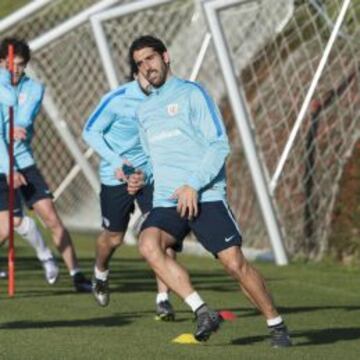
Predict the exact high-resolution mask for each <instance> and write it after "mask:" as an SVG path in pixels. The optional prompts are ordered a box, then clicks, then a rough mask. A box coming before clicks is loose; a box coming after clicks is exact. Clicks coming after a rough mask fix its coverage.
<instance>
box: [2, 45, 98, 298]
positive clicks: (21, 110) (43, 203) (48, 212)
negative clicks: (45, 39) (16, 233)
mask: <svg viewBox="0 0 360 360" xmlns="http://www.w3.org/2000/svg"><path fill="white" fill-rule="evenodd" d="M10 44H12V45H13V47H14V86H12V85H11V83H10V73H9V72H8V71H7V70H6V68H7V66H8V58H7V57H8V47H9V45H10ZM30 56H31V53H30V48H29V46H28V44H27V43H26V42H24V41H22V40H19V39H16V38H7V39H4V40H3V41H2V42H1V44H0V67H1V68H2V70H1V90H2V91H1V95H0V153H1V160H0V225H1V226H0V228H1V232H0V241H1V242H3V241H5V240H6V239H7V238H8V236H9V226H8V224H9V222H8V219H9V211H8V191H9V189H8V175H9V154H8V143H9V106H12V107H13V108H14V126H15V131H14V135H15V140H16V141H15V143H14V159H15V169H14V186H15V188H16V189H17V190H16V194H15V209H14V224H15V226H16V227H18V228H19V226H20V232H21V233H22V234H25V233H28V232H32V233H33V236H34V237H36V238H37V240H39V238H40V237H39V232H38V230H37V229H36V228H34V224H33V223H31V222H30V223H29V221H28V220H27V219H29V218H24V216H23V212H22V204H21V198H22V199H23V200H24V202H25V204H26V205H27V207H28V208H30V209H33V210H34V211H35V213H36V214H37V215H38V216H39V218H40V219H41V220H42V221H43V222H44V224H45V225H46V226H47V227H48V228H49V230H50V231H51V234H52V238H53V241H54V244H55V246H56V248H57V249H58V251H59V252H60V254H61V255H62V258H63V260H64V262H65V264H66V266H67V268H68V270H69V272H70V275H71V277H72V280H73V285H74V288H75V290H76V291H77V292H89V291H91V282H90V281H89V280H87V279H86V278H85V276H84V275H83V273H82V272H81V271H80V269H79V266H78V261H77V258H76V254H75V249H74V246H73V244H72V241H71V238H70V235H69V233H68V231H67V230H66V229H65V227H64V225H63V224H62V222H61V220H60V218H59V216H58V214H57V212H56V209H55V207H54V204H53V202H52V195H51V192H50V190H49V188H48V186H47V184H46V182H45V180H44V179H43V177H42V175H41V173H40V171H39V169H38V168H37V167H36V164H35V160H34V157H33V153H32V149H31V140H32V138H33V132H34V122H35V119H36V116H37V114H38V113H39V110H40V107H41V102H42V98H43V95H44V86H43V85H42V84H40V83H38V82H37V81H35V80H33V79H31V78H29V77H28V76H27V75H26V74H25V68H26V65H27V63H28V62H29V60H30ZM20 197H21V198H20ZM21 229H22V230H23V231H21ZM44 256H45V255H44ZM51 259H52V257H50V254H47V257H46V259H45V260H51ZM47 264H50V263H49V262H47ZM44 266H46V265H44ZM53 270H54V273H53V276H52V277H51V282H55V281H56V279H57V276H58V270H56V269H53Z"/></svg>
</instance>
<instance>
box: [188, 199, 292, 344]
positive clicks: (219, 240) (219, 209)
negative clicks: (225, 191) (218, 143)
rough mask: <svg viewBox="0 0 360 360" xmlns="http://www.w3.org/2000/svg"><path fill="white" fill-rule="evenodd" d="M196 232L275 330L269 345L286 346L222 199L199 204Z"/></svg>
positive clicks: (279, 322)
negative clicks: (271, 342)
mask: <svg viewBox="0 0 360 360" xmlns="http://www.w3.org/2000/svg"><path fill="white" fill-rule="evenodd" d="M193 230H194V232H195V234H196V236H197V237H198V239H199V240H200V241H201V243H202V244H203V245H204V247H205V248H206V249H207V250H209V251H210V252H211V253H213V254H214V255H215V256H216V257H217V258H218V259H219V260H220V262H221V263H222V264H223V266H224V268H225V270H226V271H227V272H228V273H229V274H230V275H231V276H232V277H233V278H234V279H235V280H236V281H237V282H238V283H239V285H240V287H241V289H242V290H243V292H244V294H245V295H246V296H247V297H248V298H249V300H250V301H251V302H252V303H253V304H254V305H255V306H256V307H257V308H258V309H259V311H260V312H261V313H262V314H263V315H264V316H265V318H266V321H267V324H268V326H269V327H270V330H273V329H276V330H279V331H282V333H283V336H282V337H280V336H279V333H278V332H277V333H276V336H275V338H276V339H275V340H274V337H273V338H272V340H273V346H279V347H280V346H284V347H285V346H289V345H290V344H291V342H290V338H289V336H288V334H287V331H286V327H285V325H284V323H283V320H282V318H281V317H280V316H279V314H278V312H277V310H276V308H275V306H274V303H273V300H272V297H271V295H270V292H269V290H268V289H267V287H266V284H265V280H264V278H263V277H262V276H261V275H260V273H259V272H258V271H257V270H256V269H255V268H254V267H253V266H252V265H251V264H250V263H249V262H248V261H247V260H246V259H245V257H244V255H243V253H242V251H241V242H242V239H241V234H240V231H239V227H238V225H237V223H236V222H235V220H234V218H233V215H232V213H231V211H230V209H229V208H228V206H227V204H226V203H223V202H221V201H219V202H212V203H204V204H201V213H200V216H199V218H198V219H196V220H195V222H194V228H193Z"/></svg>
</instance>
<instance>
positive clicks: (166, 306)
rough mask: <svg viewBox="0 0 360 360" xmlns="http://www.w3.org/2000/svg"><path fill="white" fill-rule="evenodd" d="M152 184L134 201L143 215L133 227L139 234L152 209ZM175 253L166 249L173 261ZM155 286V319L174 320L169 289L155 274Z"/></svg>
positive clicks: (143, 189)
mask: <svg viewBox="0 0 360 360" xmlns="http://www.w3.org/2000/svg"><path fill="white" fill-rule="evenodd" d="M153 192H154V186H153V184H149V185H145V186H144V187H143V188H142V189H141V190H140V191H139V192H138V193H137V194H136V196H135V197H136V201H137V204H138V206H139V208H140V211H141V213H142V214H143V215H142V216H141V217H140V219H138V222H137V225H136V226H135V227H136V228H137V229H138V231H137V232H138V233H139V232H140V228H141V224H143V222H144V221H145V219H146V217H147V215H148V214H149V212H150V211H151V209H152V203H153ZM163 236H168V234H165V233H163ZM180 250H181V247H178V248H177V250H176V251H180ZM176 251H175V250H174V249H172V248H167V249H166V253H167V255H169V256H170V257H172V258H173V259H175V258H176ZM155 278H156V284H157V294H156V299H155V304H156V306H155V313H156V316H155V319H156V320H163V321H173V320H175V311H174V309H173V306H172V305H171V302H170V299H169V292H170V289H169V287H168V286H167V285H166V284H165V283H164V282H163V281H162V280H161V279H160V278H159V277H158V276H157V275H156V274H155Z"/></svg>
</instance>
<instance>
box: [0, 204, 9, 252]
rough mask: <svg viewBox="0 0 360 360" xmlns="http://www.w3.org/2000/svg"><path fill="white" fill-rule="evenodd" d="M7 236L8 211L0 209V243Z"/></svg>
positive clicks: (3, 241) (1, 243)
mask: <svg viewBox="0 0 360 360" xmlns="http://www.w3.org/2000/svg"><path fill="white" fill-rule="evenodd" d="M8 237H9V211H8V210H2V211H0V245H3V244H4V243H5V241H6V240H7V239H8Z"/></svg>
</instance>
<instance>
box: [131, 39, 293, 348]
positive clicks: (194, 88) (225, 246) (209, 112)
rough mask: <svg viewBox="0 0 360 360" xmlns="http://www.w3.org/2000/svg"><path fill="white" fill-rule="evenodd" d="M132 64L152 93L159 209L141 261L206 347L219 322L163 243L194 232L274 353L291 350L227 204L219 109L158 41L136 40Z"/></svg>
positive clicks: (150, 124) (151, 137)
mask: <svg viewBox="0 0 360 360" xmlns="http://www.w3.org/2000/svg"><path fill="white" fill-rule="evenodd" d="M129 61H130V63H132V66H137V68H138V70H139V72H140V73H141V74H142V75H143V76H144V77H145V78H146V79H147V80H148V82H149V83H150V84H151V86H152V89H151V94H150V95H149V96H148V98H147V100H146V101H145V102H143V103H142V104H141V105H140V107H139V110H138V118H139V121H140V126H141V139H142V142H143V146H144V149H145V150H146V152H147V154H148V155H149V157H150V161H151V164H152V166H153V173H154V184H155V188H154V200H153V201H154V204H153V206H154V207H153V209H152V210H151V212H150V214H149V216H148V217H147V219H146V220H145V222H144V224H143V226H142V233H141V237H140V245H139V247H140V252H141V254H142V255H143V256H144V257H145V259H146V260H147V262H148V263H149V264H150V266H151V267H152V269H153V270H154V271H155V273H156V274H157V275H158V276H159V277H160V278H161V279H162V280H163V281H164V282H165V283H166V284H167V285H168V286H169V287H170V288H171V289H172V290H173V291H174V292H175V293H177V294H179V295H180V296H181V297H182V298H183V299H184V300H185V302H186V303H187V304H188V305H189V306H190V307H191V309H192V310H193V311H194V312H195V313H196V316H197V330H196V332H195V337H196V338H197V339H198V340H207V339H208V337H209V336H210V335H211V333H212V332H213V331H216V330H217V329H218V327H219V323H220V318H219V316H218V315H217V314H216V313H214V312H213V311H211V310H209V309H208V307H207V305H206V304H205V303H204V301H203V300H202V299H201V297H200V296H199V295H198V293H197V292H196V291H194V289H193V287H192V286H191V284H190V282H189V278H188V274H187V272H186V271H185V270H184V269H183V268H182V267H180V266H179V264H178V263H177V262H176V261H175V260H173V259H171V258H169V257H167V256H166V254H165V252H164V249H165V248H166V247H168V246H173V245H174V242H173V240H170V241H168V240H169V238H167V239H166V240H164V239H163V234H170V235H172V236H173V238H175V239H177V241H181V239H182V238H183V233H184V232H187V231H188V230H189V229H191V230H192V231H193V232H194V234H195V235H196V237H197V239H198V240H199V241H200V242H201V244H202V245H203V246H204V247H205V248H206V249H207V250H208V251H209V252H211V253H212V254H213V255H214V256H215V257H216V258H218V259H219V261H220V262H221V263H222V264H223V266H224V268H225V270H226V271H227V272H228V273H229V274H230V275H231V276H232V277H233V278H234V279H235V280H236V281H237V282H238V283H239V285H240V287H241V289H242V290H243V292H244V294H245V295H247V297H248V298H249V300H250V301H251V302H252V303H253V304H254V305H255V306H256V307H257V308H258V309H259V310H260V311H261V313H262V314H263V315H264V316H265V318H266V321H267V325H268V326H269V329H270V332H271V343H272V346H274V347H286V346H290V345H291V340H290V337H289V334H288V331H287V328H286V326H285V324H284V322H283V320H282V318H281V316H280V315H279V314H278V312H277V310H276V308H275V306H274V304H273V302H272V299H271V296H270V293H269V292H268V290H267V288H266V285H265V282H264V279H263V278H262V276H261V275H260V274H259V273H258V271H257V270H255V268H254V267H253V266H251V265H250V264H249V263H248V262H247V260H246V259H245V257H244V255H243V253H242V251H241V243H242V237H241V234H240V230H239V227H238V225H237V223H236V221H235V220H234V217H233V215H232V213H231V210H230V209H229V205H228V203H227V200H226V178H225V160H226V158H227V156H228V154H229V144H228V138H227V135H226V131H225V128H224V125H223V122H222V119H221V115H220V112H219V110H218V108H217V106H216V104H215V103H214V101H213V100H212V99H211V98H210V97H209V95H208V94H207V92H206V90H205V89H204V88H203V87H202V86H201V85H200V84H198V83H195V82H190V81H185V80H182V79H180V78H177V77H175V76H173V75H172V74H171V71H170V58H169V54H168V52H167V49H166V47H165V45H164V44H163V43H162V41H161V40H159V39H157V38H155V37H152V36H142V37H140V38H138V39H136V40H135V41H134V42H133V43H132V45H131V46H130V49H129Z"/></svg>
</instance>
